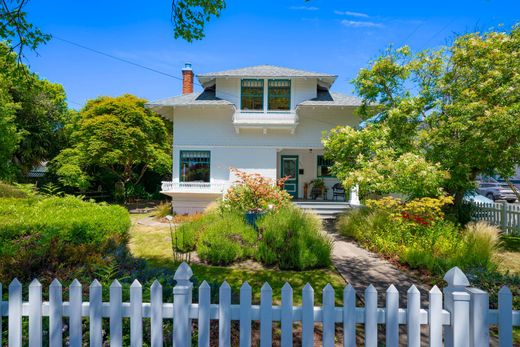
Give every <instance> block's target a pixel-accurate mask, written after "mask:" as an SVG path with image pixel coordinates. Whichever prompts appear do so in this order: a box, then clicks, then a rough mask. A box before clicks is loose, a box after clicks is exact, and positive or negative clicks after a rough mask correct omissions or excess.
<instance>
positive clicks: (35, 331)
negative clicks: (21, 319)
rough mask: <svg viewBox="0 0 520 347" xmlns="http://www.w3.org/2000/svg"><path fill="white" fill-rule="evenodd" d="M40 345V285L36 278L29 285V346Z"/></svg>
mask: <svg viewBox="0 0 520 347" xmlns="http://www.w3.org/2000/svg"><path fill="white" fill-rule="evenodd" d="M41 346H42V285H41V283H40V282H38V280H37V279H35V280H33V281H32V282H31V284H30V285H29V347H41Z"/></svg>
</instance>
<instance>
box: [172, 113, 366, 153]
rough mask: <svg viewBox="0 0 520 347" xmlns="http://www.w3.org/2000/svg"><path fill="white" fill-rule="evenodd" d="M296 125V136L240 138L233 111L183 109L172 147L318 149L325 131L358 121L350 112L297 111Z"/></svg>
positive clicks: (277, 133)
mask: <svg viewBox="0 0 520 347" xmlns="http://www.w3.org/2000/svg"><path fill="white" fill-rule="evenodd" d="M298 115H299V125H298V126H297V127H296V130H295V133H294V134H290V133H289V132H288V131H287V130H271V129H269V130H267V134H263V132H262V129H248V130H244V129H242V130H241V131H240V133H239V134H237V133H236V132H235V129H234V127H233V123H232V122H233V110H232V109H230V108H224V107H221V108H215V107H207V108H201V107H197V108H185V109H178V110H176V112H175V119H174V144H175V146H199V147H205V146H206V147H207V146H212V147H214V146H226V147H233V146H240V147H278V148H321V147H322V145H321V138H322V133H323V132H324V131H329V130H330V129H332V128H334V127H336V126H337V125H351V126H355V125H357V124H358V122H359V119H358V117H357V116H355V115H354V114H353V110H352V109H350V108H344V109H340V108H330V109H320V108H316V109H312V108H309V107H308V108H306V109H305V110H299V111H298Z"/></svg>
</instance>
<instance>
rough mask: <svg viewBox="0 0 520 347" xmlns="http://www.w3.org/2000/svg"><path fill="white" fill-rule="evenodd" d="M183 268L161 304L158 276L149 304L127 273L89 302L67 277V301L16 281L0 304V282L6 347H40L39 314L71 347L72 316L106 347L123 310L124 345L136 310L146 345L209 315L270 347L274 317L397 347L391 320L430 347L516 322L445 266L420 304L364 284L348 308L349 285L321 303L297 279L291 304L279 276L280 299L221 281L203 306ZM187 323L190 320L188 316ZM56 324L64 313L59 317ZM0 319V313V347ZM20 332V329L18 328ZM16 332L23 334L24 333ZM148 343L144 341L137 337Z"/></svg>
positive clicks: (325, 334)
mask: <svg viewBox="0 0 520 347" xmlns="http://www.w3.org/2000/svg"><path fill="white" fill-rule="evenodd" d="M191 277H192V271H191V269H190V267H189V266H188V265H187V264H186V263H183V264H181V265H180V267H179V268H178V269H177V271H176V273H175V276H174V279H175V280H176V282H177V283H176V285H175V287H174V288H173V296H174V299H173V303H165V302H163V289H162V286H161V285H160V284H159V282H157V281H156V282H154V283H153V284H152V286H151V287H150V302H149V303H144V302H143V300H142V295H143V292H142V286H141V284H140V283H139V282H138V281H137V280H135V281H134V282H133V283H132V285H131V286H130V302H122V286H121V284H120V283H119V282H118V281H117V280H116V281H114V282H113V283H112V285H111V286H110V289H109V292H110V299H109V302H103V301H102V286H101V284H100V283H99V282H98V281H97V280H95V281H94V282H92V284H91V285H90V287H89V301H88V302H83V298H82V289H83V288H82V285H81V284H80V283H79V282H78V281H77V280H75V281H74V282H72V284H71V285H70V286H69V301H68V302H64V301H63V300H62V289H63V288H62V285H61V283H60V282H59V281H57V280H54V281H53V282H52V284H51V285H50V287H49V301H46V302H43V301H42V286H41V284H40V283H39V282H38V281H37V280H34V281H33V282H32V283H31V284H30V285H29V301H27V302H23V300H22V284H21V283H20V282H19V281H18V280H16V279H15V280H13V282H11V284H10V285H9V289H8V301H6V302H2V301H1V298H2V287H1V285H0V318H1V317H2V316H7V317H8V326H7V330H8V334H7V335H8V346H9V347H21V346H22V343H23V342H25V341H27V340H28V342H29V346H31V347H32V346H42V345H43V333H42V331H43V329H42V326H43V325H42V317H49V323H48V327H49V334H48V337H47V336H46V338H48V341H49V343H48V345H50V346H53V347H55V346H62V345H63V344H64V341H63V331H64V317H68V337H69V338H68V345H70V346H73V347H76V346H77V347H79V346H81V345H82V341H83V331H82V318H84V317H87V318H88V323H89V339H90V346H93V347H97V346H99V347H100V346H102V345H103V343H104V341H103V339H104V336H105V339H107V338H108V337H109V340H110V346H112V347H116V346H122V345H123V318H130V345H131V346H142V345H143V340H144V339H143V324H144V321H143V318H150V320H149V323H148V322H147V321H146V322H147V324H150V341H149V344H150V345H151V346H154V347H157V346H162V345H163V334H164V327H163V324H164V323H165V322H167V321H169V322H172V320H173V337H172V340H173V341H172V342H173V345H174V346H179V347H181V346H182V347H184V346H191V345H192V336H194V334H193V332H194V329H196V330H197V332H198V334H196V336H198V337H197V341H193V342H196V343H197V344H198V345H199V346H209V344H210V338H211V334H210V322H211V321H212V320H217V321H218V344H219V346H230V345H231V322H232V321H239V335H240V336H239V339H240V346H251V344H252V325H251V323H252V322H253V321H259V322H260V331H259V336H260V345H261V346H271V345H272V342H273V322H280V329H281V335H280V339H281V341H280V342H281V345H282V346H292V345H293V342H294V341H293V324H294V323H295V322H300V323H301V331H302V336H301V339H302V345H303V346H313V345H314V343H315V342H321V344H322V345H323V346H326V347H328V346H334V344H335V339H336V324H338V323H339V324H340V325H341V326H342V328H343V341H342V342H343V346H355V345H356V326H357V325H358V324H362V325H364V336H365V337H364V342H365V345H366V346H373V347H375V346H377V345H378V343H379V342H382V341H378V325H385V328H386V330H385V343H386V346H398V345H399V333H400V329H399V327H400V326H403V325H404V326H406V331H407V333H406V334H407V340H408V346H412V347H413V346H420V345H421V342H423V343H424V342H425V341H421V339H423V337H422V336H421V326H427V327H428V330H429V334H428V336H429V337H428V340H429V341H428V342H429V345H430V346H432V347H437V346H438V347H440V346H442V345H443V343H444V345H445V346H448V347H459V346H462V347H466V346H467V347H470V346H471V347H473V346H479V347H480V346H489V329H490V326H497V327H498V331H499V344H500V346H512V344H513V339H512V330H513V327H514V326H520V311H514V310H513V307H512V299H513V298H512V294H511V291H510V290H509V289H508V288H507V287H503V288H502V289H501V290H500V292H499V294H498V309H497V310H491V309H489V303H488V302H489V298H488V294H487V293H486V292H484V291H482V290H480V289H477V288H470V287H469V282H468V280H467V278H466V276H465V275H464V274H463V273H462V271H460V270H459V269H458V268H453V269H452V270H450V271H449V272H448V273H447V274H446V276H445V280H446V281H447V283H448V286H447V287H446V288H444V290H443V292H441V291H440V290H439V289H438V288H437V287H436V286H434V287H433V288H432V290H431V291H430V292H429V304H428V308H421V300H420V293H419V291H418V290H417V288H416V287H415V286H412V287H411V288H410V289H409V290H408V292H407V293H406V296H407V307H406V308H399V292H398V291H397V289H396V288H395V287H394V286H393V285H392V286H390V287H389V288H388V290H387V291H386V302H385V306H384V307H378V303H377V291H376V289H375V288H374V287H373V286H372V285H370V286H369V287H368V288H367V289H366V290H365V292H364V302H365V305H364V307H358V306H356V292H355V290H354V289H353V287H352V286H350V285H349V286H347V287H346V288H345V289H344V291H343V305H342V306H339V307H338V306H336V305H335V292H334V289H333V288H332V286H330V285H327V286H326V287H325V288H324V289H323V291H322V296H323V299H322V306H321V307H316V306H315V305H314V289H313V288H312V287H311V286H310V285H309V284H307V285H306V286H305V287H304V288H303V289H302V305H301V306H293V290H292V288H291V286H290V285H289V284H285V285H284V286H283V288H282V289H281V294H282V295H281V298H282V299H281V305H275V306H273V299H272V294H273V291H272V288H271V287H270V286H269V284H268V283H265V284H264V285H263V286H262V288H261V290H260V304H259V305H252V288H251V286H250V285H249V284H248V283H247V282H245V283H244V284H243V286H242V287H241V289H240V303H239V304H232V303H231V287H230V286H229V285H228V284H227V283H226V282H224V283H223V284H222V285H221V286H220V288H219V303H218V304H212V303H211V301H210V298H211V289H210V286H209V285H208V283H207V282H206V281H204V282H202V284H201V285H200V287H199V288H198V298H199V299H198V302H197V303H193V302H192V293H193V284H192V283H191V282H190V278H191ZM26 316H28V317H29V322H28V331H24V329H23V328H22V317H26ZM103 318H108V320H109V331H108V332H107V334H104V332H103V324H102V322H103ZM193 321H196V322H197V324H196V325H195V326H194V325H192V322H193ZM65 322H66V320H65ZM1 323H2V319H0V346H3V345H4V343H5V341H2V340H1V336H2V329H3V327H2V326H1ZM315 323H318V324H321V327H322V337H321V341H314V339H315V334H314V329H315ZM24 334H25V335H24ZM23 336H26V337H27V338H26V339H24V338H23ZM146 343H148V341H146Z"/></svg>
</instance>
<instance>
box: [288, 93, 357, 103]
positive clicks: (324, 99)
mask: <svg viewBox="0 0 520 347" xmlns="http://www.w3.org/2000/svg"><path fill="white" fill-rule="evenodd" d="M362 101H363V100H361V99H360V98H358V97H357V96H351V95H346V94H341V93H335V92H331V91H329V90H319V91H318V95H317V97H315V98H314V99H309V100H305V101H304V102H301V103H299V104H298V106H361V104H362Z"/></svg>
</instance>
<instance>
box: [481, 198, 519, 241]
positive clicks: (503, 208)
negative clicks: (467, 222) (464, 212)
mask: <svg viewBox="0 0 520 347" xmlns="http://www.w3.org/2000/svg"><path fill="white" fill-rule="evenodd" d="M472 205H473V207H474V211H473V216H472V217H473V219H474V220H483V221H488V222H489V223H491V224H494V225H496V226H498V227H500V229H502V231H503V232H504V233H506V234H510V233H518V234H520V206H519V205H512V204H508V203H506V202H505V201H504V202H502V203H500V204H499V203H485V202H477V201H473V202H472Z"/></svg>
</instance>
